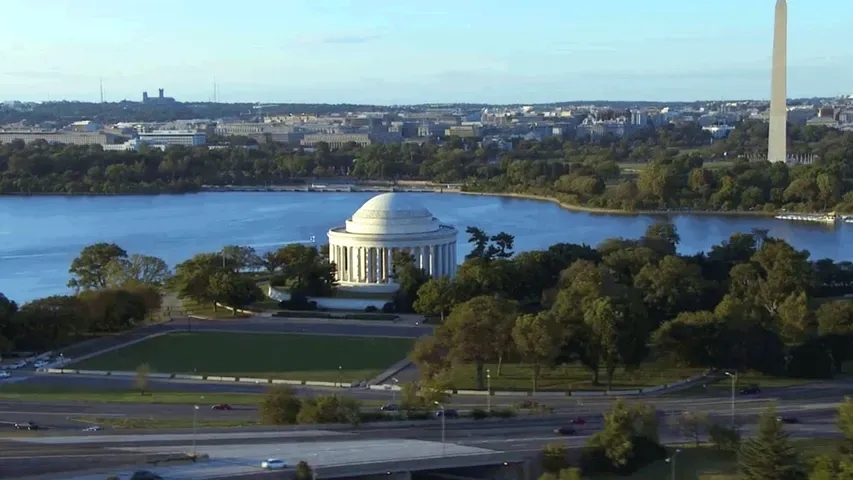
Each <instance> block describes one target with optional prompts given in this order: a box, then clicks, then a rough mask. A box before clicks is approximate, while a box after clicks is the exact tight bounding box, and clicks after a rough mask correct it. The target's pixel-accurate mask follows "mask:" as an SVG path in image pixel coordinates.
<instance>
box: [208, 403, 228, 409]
mask: <svg viewBox="0 0 853 480" xmlns="http://www.w3.org/2000/svg"><path fill="white" fill-rule="evenodd" d="M210 409H211V410H231V405H228V404H227V403H217V404H216V405H214V406H212V407H210Z"/></svg>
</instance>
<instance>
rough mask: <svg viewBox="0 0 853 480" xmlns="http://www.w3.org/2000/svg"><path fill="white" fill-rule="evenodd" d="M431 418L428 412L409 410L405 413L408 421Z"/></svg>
mask: <svg viewBox="0 0 853 480" xmlns="http://www.w3.org/2000/svg"><path fill="white" fill-rule="evenodd" d="M431 417H432V415H431V414H430V412H427V411H424V410H409V411H407V412H406V419H408V420H429V419H430V418H431Z"/></svg>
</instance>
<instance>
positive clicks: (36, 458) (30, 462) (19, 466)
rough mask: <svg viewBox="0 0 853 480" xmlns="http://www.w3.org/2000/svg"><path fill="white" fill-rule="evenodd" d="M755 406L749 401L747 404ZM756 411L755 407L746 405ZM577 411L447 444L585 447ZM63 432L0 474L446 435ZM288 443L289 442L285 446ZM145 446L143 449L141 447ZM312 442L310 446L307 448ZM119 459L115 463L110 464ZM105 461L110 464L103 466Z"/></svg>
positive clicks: (31, 447)
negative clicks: (575, 422)
mask: <svg viewBox="0 0 853 480" xmlns="http://www.w3.org/2000/svg"><path fill="white" fill-rule="evenodd" d="M748 408H752V407H747V409H748ZM789 409H793V410H794V411H796V412H797V418H799V419H800V421H801V422H802V423H801V424H799V425H787V426H786V429H787V430H788V431H790V432H791V434H792V437H794V438H813V437H821V438H823V437H833V436H838V432H837V429H836V427H835V425H834V410H833V409H831V408H822V409H819V410H818V409H814V410H798V409H796V406H790V407H785V408H781V409H780V411H786V410H789ZM749 411H757V410H749ZM573 417H574V414H558V415H553V416H532V417H518V418H514V419H507V420H487V421H473V420H467V419H459V420H452V419H451V420H448V421H447V423H446V431H445V434H444V435H445V437H446V441H447V442H448V443H452V444H456V445H460V446H467V447H478V448H485V449H489V450H497V451H512V452H522V453H530V454H532V453H535V452H538V451H540V450H541V449H542V447H543V446H544V445H546V444H548V443H551V442H554V441H561V442H565V443H566V444H567V445H568V446H570V447H572V446H581V445H583V444H584V443H585V442H586V440H587V439H588V438H589V436H590V435H591V434H592V433H594V432H596V431H597V430H599V429H600V428H601V422H602V420H601V417H600V416H599V417H595V416H590V417H587V419H588V423H587V424H586V425H583V426H580V427H577V428H578V430H579V432H578V435H577V436H572V437H563V436H559V435H556V434H554V433H553V429H554V428H556V427H559V426H563V425H566V424H568V421H569V419H570V418H573ZM727 419H728V417H727V415H725V414H719V413H717V414H714V420H715V421H718V422H725V421H726V420H727ZM739 421H741V422H743V423H742V426H741V429H742V431H743V432H744V434H746V435H751V434H752V433H754V431H755V425H754V422H755V415H754V414H749V415H747V414H746V413H744V415H743V416H742V417H741V418H740V419H739ZM66 435H70V436H66V437H54V436H47V437H39V438H38V439H37V440H36V439H26V440H27V441H29V442H34V441H38V442H50V443H48V444H44V443H26V442H25V439H23V438H21V439H17V440H13V439H7V440H4V441H0V463H2V464H3V465H4V469H3V470H2V474H0V477H2V478H17V477H20V476H23V475H32V474H35V473H47V472H51V471H54V472H55V471H68V470H71V469H79V468H84V469H85V468H93V467H94V466H101V464H100V463H98V462H111V465H122V464H127V463H128V462H129V463H137V464H142V463H145V462H146V461H149V460H151V459H154V458H160V457H158V456H157V455H158V454H161V455H162V454H167V453H180V452H187V451H190V450H191V448H192V447H191V445H192V444H193V438H195V445H196V447H197V449H198V451H199V452H211V453H215V454H217V455H226V454H227V452H228V451H230V450H236V449H237V448H238V446H239V447H240V448H241V449H242V450H244V451H249V452H254V453H253V454H256V456H258V458H264V457H265V455H266V454H265V453H263V452H268V451H289V450H291V449H293V448H296V446H297V445H299V444H303V447H304V444H306V443H308V444H310V443H313V442H325V443H328V442H335V441H345V442H353V441H358V440H365V441H367V440H388V439H398V440H401V441H403V440H421V441H429V442H440V441H441V438H442V428H441V422H439V421H437V420H433V421H424V422H418V423H417V424H401V425H399V426H393V425H388V424H383V425H363V426H359V427H346V426H334V427H329V428H328V429H327V430H314V429H306V428H279V429H270V428H256V429H242V430H241V431H240V433H234V430H233V429H231V430H216V429H211V430H207V429H206V430H204V431H203V432H199V433H198V434H197V435H193V434H192V433H191V430H190V431H187V430H182V431H178V430H175V431H170V432H161V433H158V434H155V435H122V436H116V435H115V434H114V433H113V432H106V431H105V432H98V433H94V434H82V433H74V434H70V433H66ZM661 440H662V441H663V442H664V443H674V442H683V441H687V440H689V439H687V438H685V437H684V436H683V435H681V434H680V433H679V432H678V431H677V430H676V429H675V428H673V427H672V426H671V424H670V423H669V422H667V421H666V420H664V421H663V422H662V426H661ZM288 445H290V447H288ZM140 447H145V448H140ZM123 448H135V449H137V450H144V451H137V452H127V451H123V450H122V451H118V452H117V451H115V450H114V449H123ZM309 448H310V447H309ZM112 462H114V463H112ZM103 466H109V465H106V464H104V465H103Z"/></svg>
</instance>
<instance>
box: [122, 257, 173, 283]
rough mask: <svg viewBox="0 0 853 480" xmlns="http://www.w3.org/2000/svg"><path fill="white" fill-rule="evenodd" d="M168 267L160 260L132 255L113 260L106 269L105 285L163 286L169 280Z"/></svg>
mask: <svg viewBox="0 0 853 480" xmlns="http://www.w3.org/2000/svg"><path fill="white" fill-rule="evenodd" d="M170 274H171V272H170V271H169V266H168V265H167V264H166V262H164V261H163V260H162V259H160V258H157V257H150V256H147V255H139V254H133V255H131V256H130V257H128V258H123V257H119V258H114V259H112V260H111V261H110V262H109V263H108V264H107V268H106V284H107V286H110V287H125V286H129V285H131V286H132V285H140V284H141V285H152V286H157V287H160V286H163V285H164V284H165V283H166V281H167V280H168V279H169V276H170Z"/></svg>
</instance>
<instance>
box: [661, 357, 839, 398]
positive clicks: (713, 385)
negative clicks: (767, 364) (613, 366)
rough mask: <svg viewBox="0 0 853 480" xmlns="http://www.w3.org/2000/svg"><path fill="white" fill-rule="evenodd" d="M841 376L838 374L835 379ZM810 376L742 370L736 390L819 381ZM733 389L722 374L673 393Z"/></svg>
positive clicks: (689, 393) (711, 391)
mask: <svg viewBox="0 0 853 480" xmlns="http://www.w3.org/2000/svg"><path fill="white" fill-rule="evenodd" d="M851 367H853V366H848V365H846V364H845V366H844V375H846V376H849V373H848V372H850V371H851V370H853V368H851ZM839 378H841V377H840V376H838V375H836V377H835V380H838V379H839ZM819 381H821V380H815V379H810V378H791V377H775V376H772V375H765V374H763V373H759V372H742V373H740V374H738V379H737V383H736V384H735V390H737V391H740V389H741V388H743V387H745V386H747V385H758V386H760V387H761V388H787V387H798V386H801V385H807V384H809V383H815V382H819ZM731 391H732V381H731V378H730V377H727V376H725V375H722V374H721V375H720V376H719V377H716V378H713V379H709V380H708V382H707V384H706V385H696V386H694V387H691V388H687V389H684V390H678V391H676V392H673V393H672V395H700V396H703V395H707V394H708V393H730V392H731Z"/></svg>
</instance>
